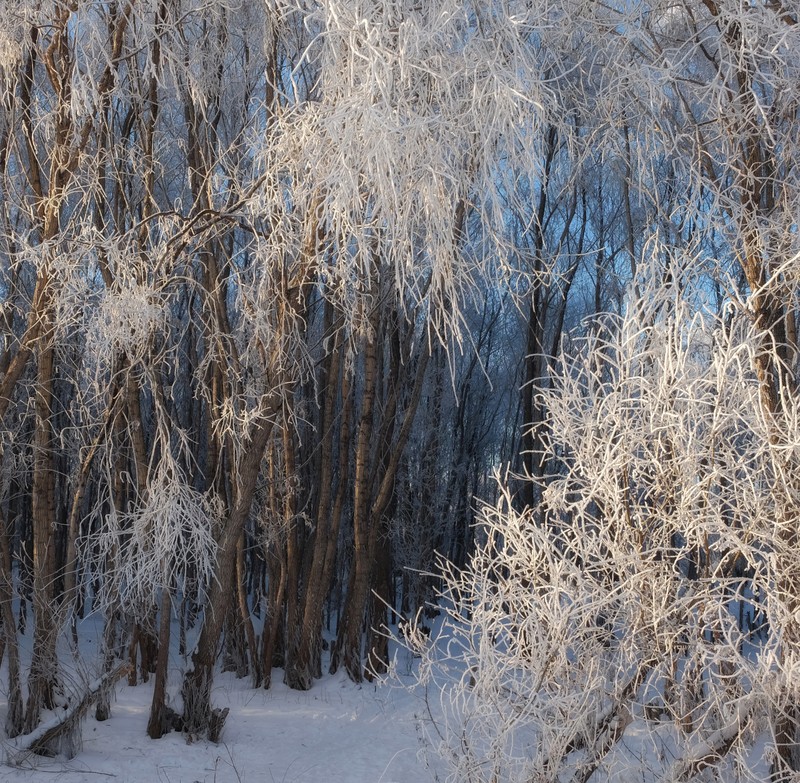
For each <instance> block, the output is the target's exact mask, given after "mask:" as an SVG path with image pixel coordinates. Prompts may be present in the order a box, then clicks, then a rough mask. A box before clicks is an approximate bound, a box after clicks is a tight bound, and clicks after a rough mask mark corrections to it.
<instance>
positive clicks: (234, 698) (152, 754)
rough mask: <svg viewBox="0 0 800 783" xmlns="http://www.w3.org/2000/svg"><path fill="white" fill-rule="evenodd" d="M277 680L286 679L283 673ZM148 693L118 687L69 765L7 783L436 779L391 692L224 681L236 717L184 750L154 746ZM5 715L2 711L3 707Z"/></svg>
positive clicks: (410, 702) (29, 770)
mask: <svg viewBox="0 0 800 783" xmlns="http://www.w3.org/2000/svg"><path fill="white" fill-rule="evenodd" d="M275 674H276V675H277V677H278V678H280V671H276V672H275ZM151 695H152V687H151V685H138V686H136V687H135V688H131V687H128V686H127V685H126V684H124V683H122V684H120V685H119V687H118V689H117V702H116V704H115V705H114V707H113V712H112V717H111V718H110V719H109V720H107V721H104V722H103V723H98V722H97V721H96V720H95V719H94V717H93V716H90V717H88V718H87V720H86V722H85V723H84V731H83V736H84V744H83V750H82V751H81V752H80V753H79V754H78V755H77V756H76V757H75V758H74V759H72V760H71V761H63V760H50V759H44V758H40V757H38V756H31V757H30V758H29V759H28V760H27V761H26V762H25V764H24V765H23V766H22V768H19V769H13V768H10V767H6V766H3V767H0V780H2V781H4V783H5V781H8V783H12V781H13V783H23V782H24V783H40V781H45V780H53V781H58V783H83V782H84V781H87V782H88V781H101V780H104V779H116V780H118V781H124V782H125V783H195V781H199V783H238V782H241V783H273V781H274V782H275V783H293V782H296V783H300V782H301V781H303V783H311V782H312V781H326V782H327V783H411V782H412V781H414V782H416V781H420V782H422V781H425V780H429V779H430V775H428V774H427V772H426V770H425V767H424V765H423V764H422V762H421V761H419V760H418V758H417V752H418V748H419V744H418V740H417V735H416V728H415V719H414V708H415V707H416V706H418V705H416V704H415V702H414V699H413V697H411V696H409V695H408V694H406V693H403V692H402V691H400V690H398V689H393V688H389V687H386V686H379V687H377V688H376V687H375V686H373V685H363V686H361V687H359V686H356V685H353V683H351V682H350V681H349V680H348V679H347V678H346V677H345V676H344V675H336V676H334V677H326V678H324V679H322V680H321V681H319V682H318V683H317V684H316V685H315V687H314V688H313V689H312V690H310V691H307V692H303V693H300V692H297V691H291V690H289V689H288V688H287V687H286V686H285V685H283V684H282V683H281V682H277V683H275V684H274V685H273V686H272V688H271V689H270V690H268V691H265V690H263V689H259V690H253V689H252V688H250V687H249V686H248V683H247V681H246V680H236V679H235V678H234V677H233V676H232V675H230V674H221V675H219V676H218V678H217V681H216V690H215V694H214V704H215V705H216V706H219V707H230V710H231V711H230V715H229V716H228V720H227V722H226V724H225V730H224V733H223V737H222V742H221V743H220V744H219V745H213V744H211V743H209V742H206V741H201V742H195V743H193V744H187V743H186V740H185V739H184V737H183V736H182V735H180V734H176V733H172V734H168V735H167V736H165V737H163V738H162V739H160V740H151V739H148V737H147V735H146V733H145V728H146V725H147V716H148V711H149V707H150V698H151ZM0 709H2V708H1V707H0Z"/></svg>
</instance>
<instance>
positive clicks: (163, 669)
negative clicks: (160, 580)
mask: <svg viewBox="0 0 800 783" xmlns="http://www.w3.org/2000/svg"><path fill="white" fill-rule="evenodd" d="M160 611H161V616H160V618H159V629H158V657H157V660H156V681H155V685H154V687H153V701H152V703H151V705H150V720H149V721H148V722H147V734H148V736H149V737H150V739H161V737H162V736H164V734H166V733H167V732H169V730H170V725H169V718H168V716H167V704H166V696H167V673H168V672H167V670H168V668H169V635H170V634H169V632H170V621H171V620H172V600H171V598H170V591H169V588H168V586H167V585H164V586H163V587H162V588H161V610H160Z"/></svg>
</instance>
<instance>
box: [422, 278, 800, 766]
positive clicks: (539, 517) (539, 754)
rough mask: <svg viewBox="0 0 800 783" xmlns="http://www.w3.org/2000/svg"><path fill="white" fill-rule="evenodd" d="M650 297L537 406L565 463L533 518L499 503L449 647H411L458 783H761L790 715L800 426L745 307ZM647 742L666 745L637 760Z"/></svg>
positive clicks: (453, 604) (460, 595)
mask: <svg viewBox="0 0 800 783" xmlns="http://www.w3.org/2000/svg"><path fill="white" fill-rule="evenodd" d="M645 290H646V291H647V293H648V294H650V297H648V302H654V304H652V305H651V304H649V303H644V302H632V303H631V306H630V308H629V310H628V312H627V313H626V314H625V315H623V316H622V317H621V318H618V319H611V320H609V321H608V322H607V323H606V325H605V329H604V333H605V335H606V336H598V335H597V334H596V333H595V334H591V335H590V336H588V337H587V338H586V340H585V341H584V342H583V345H582V348H581V350H580V351H579V352H578V353H577V355H574V356H565V355H562V357H561V359H562V361H563V367H562V370H561V371H560V372H559V373H557V374H556V375H555V376H554V387H553V388H552V389H551V390H549V391H545V392H542V396H543V397H545V398H546V399H545V402H546V405H547V410H548V412H549V420H548V425H549V427H548V432H549V433H550V435H549V438H548V440H547V445H546V453H545V454H544V455H543V456H544V457H546V459H547V464H551V465H557V466H558V470H557V472H556V473H555V474H554V475H551V476H549V477H546V478H545V479H543V482H542V487H541V492H542V498H543V500H542V507H541V508H540V509H538V510H537V511H538V513H537V511H535V510H534V509H530V508H526V509H525V510H523V511H518V510H516V509H515V506H514V503H513V501H512V498H511V496H510V494H509V493H508V491H506V492H504V493H503V494H502V495H501V497H500V499H499V501H498V503H497V504H496V505H495V506H486V507H484V509H483V511H482V513H481V520H480V522H481V526H480V529H479V534H480V539H479V540H480V544H479V546H477V548H476V552H475V555H474V557H473V558H472V559H471V561H470V562H469V564H468V565H467V567H465V568H464V569H463V570H458V569H454V568H453V567H448V566H447V565H446V564H445V571H444V573H445V577H444V585H445V586H444V589H443V591H442V595H441V601H440V605H441V606H443V607H445V608H446V611H447V620H446V621H445V624H444V628H445V631H444V637H445V638H444V639H440V640H438V643H437V644H436V645H431V644H427V643H426V641H425V640H422V638H421V637H418V639H417V641H418V642H420V645H419V646H420V652H421V654H422V656H423V660H422V664H421V668H420V672H421V676H422V680H423V682H424V683H426V684H427V685H428V686H429V687H430V688H432V689H433V691H434V693H437V692H438V694H439V696H438V698H439V699H440V700H441V704H442V706H443V708H444V712H443V718H442V721H443V724H442V725H439V726H434V727H433V728H435V731H433V730H432V731H430V732H429V735H428V736H429V739H430V740H431V741H432V742H433V744H434V750H435V751H436V752H437V753H438V754H440V755H441V756H442V757H443V758H444V760H445V762H446V763H447V765H448V768H449V770H450V777H449V778H448V779H451V780H470V781H472V780H474V781H490V780H497V781H500V780H503V781H515V780H520V781H521V780H531V779H542V780H570V781H587V780H589V779H591V778H592V776H593V775H594V774H595V772H596V771H598V770H601V769H602V770H604V772H606V773H608V772H610V771H612V770H614V769H615V768H624V769H626V770H627V772H626V775H627V776H628V777H639V776H644V779H647V780H650V779H652V780H685V779H690V778H693V777H694V776H696V775H698V774H699V773H700V772H701V771H702V770H704V769H709V770H714V771H716V773H717V774H718V775H720V776H722V778H723V779H729V780H733V779H736V780H740V779H741V780H759V779H763V775H764V774H765V767H764V766H761V767H759V766H758V764H759V763H762V764H763V762H761V759H759V758H757V757H756V758H754V757H753V754H752V745H753V743H754V742H756V741H757V740H758V733H759V731H763V727H764V726H765V725H769V724H768V723H766V719H767V718H768V717H770V716H774V715H780V714H781V713H782V712H783V711H784V710H789V709H791V704H792V696H791V694H792V692H793V690H792V689H793V686H792V678H793V677H794V674H793V669H792V666H791V665H786V663H785V661H786V658H787V655H788V654H789V653H788V649H787V639H791V636H787V634H790V633H791V628H792V623H793V622H794V619H793V615H792V606H793V600H794V599H793V596H792V595H791V594H789V593H787V592H786V591H785V590H784V589H782V585H783V584H784V582H785V578H786V577H785V568H786V564H787V562H791V564H792V569H794V568H796V567H797V557H798V555H797V550H796V547H793V546H790V545H787V544H786V542H785V540H784V536H783V532H782V530H781V528H780V526H779V525H776V524H775V522H774V520H781V519H785V518H786V517H787V515H789V514H794V513H796V512H795V511H794V508H795V503H796V501H795V499H794V498H795V495H794V490H793V481H794V477H793V473H792V471H791V470H787V467H788V461H789V460H790V458H789V457H788V456H787V452H786V450H785V449H784V447H783V446H784V445H785V444H787V443H796V442H797V438H798V436H799V435H800V433H798V431H797V429H796V427H795V426H794V425H790V426H789V427H787V429H786V430H785V432H784V434H783V437H784V440H783V441H782V444H781V445H778V444H776V443H775V441H774V439H773V438H772V437H771V434H770V433H771V430H772V423H771V418H770V416H769V414H768V413H767V412H766V411H764V409H763V407H762V405H761V387H760V381H759V378H758V356H759V351H760V350H761V347H760V346H761V343H760V333H759V330H758V329H757V328H756V327H754V326H753V325H752V324H751V323H750V322H749V319H748V318H747V315H746V312H745V310H744V309H740V310H738V312H737V313H736V315H735V316H734V318H733V320H732V322H726V321H725V320H723V319H720V318H717V317H714V316H712V315H708V314H697V315H693V314H692V309H691V307H689V306H688V305H687V303H686V302H685V300H682V298H681V297H680V296H679V295H676V291H675V288H674V287H672V288H670V289H668V290H667V291H666V292H664V291H662V292H660V293H658V294H656V293H655V292H654V291H653V289H649V290H648V289H645ZM786 404H787V406H788V410H791V411H794V412H795V413H792V414H791V415H790V417H789V418H790V420H791V421H793V422H796V421H797V419H796V418H795V415H796V406H797V402H796V401H795V400H793V399H791V398H788V399H787V400H786ZM765 629H767V630H765ZM413 638H414V637H413V634H412V639H413ZM445 640H446V646H445ZM445 649H446V651H447V653H446V654H443V650H445ZM429 698H431V699H433V698H435V697H434V696H433V695H432V694H431V695H429ZM431 714H435V712H434V713H431ZM777 726H779V724H776V723H773V724H772V733H771V737H770V739H771V743H772V744H771V748H772V751H773V754H774V755H773V757H774V758H777V757H778V754H779V753H781V752H782V751H781V745H780V743H781V742H782V741H783V740H782V736H781V735H780V733H779V732H780V729H779V728H776V727H777ZM643 732H646V733H647V734H649V735H650V739H649V740H647V741H646V742H644V743H642V748H644V746H645V745H650V744H652V746H653V747H663V748H664V749H665V751H664V753H662V754H659V755H656V754H650V753H646V752H645V751H644V749H643V750H642V754H643V755H637V752H636V750H635V748H636V747H639V743H640V742H641V739H640V738H641V736H642V733H643ZM634 737H637V738H639V739H633V738H634ZM615 765H619V766H618V767H615Z"/></svg>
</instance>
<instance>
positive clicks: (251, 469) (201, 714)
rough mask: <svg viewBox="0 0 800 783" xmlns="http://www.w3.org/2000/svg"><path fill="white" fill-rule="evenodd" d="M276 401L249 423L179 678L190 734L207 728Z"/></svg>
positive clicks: (184, 715)
mask: <svg viewBox="0 0 800 783" xmlns="http://www.w3.org/2000/svg"><path fill="white" fill-rule="evenodd" d="M278 405H279V404H275V400H272V401H271V402H270V401H266V400H265V401H264V403H263V405H262V415H261V416H260V417H259V419H258V421H257V423H256V424H255V426H254V429H253V432H252V437H251V438H250V439H249V444H248V447H247V451H246V453H245V454H244V456H243V458H242V461H241V464H240V466H239V490H238V492H237V493H236V503H235V505H234V507H233V509H231V511H230V514H229V515H228V518H227V520H226V521H225V525H224V528H223V530H222V535H221V537H220V541H219V549H218V553H217V566H216V569H215V573H214V578H213V579H212V580H211V589H210V590H209V595H208V600H207V602H206V606H205V612H204V615H203V626H202V629H201V631H200V638H199V639H198V642H197V648H196V649H195V651H194V653H193V654H192V666H191V668H190V669H189V671H187V672H186V675H185V677H184V680H183V689H182V692H183V723H184V730H185V731H186V732H188V733H189V734H190V735H199V734H201V733H203V732H206V731H208V729H209V727H210V725H211V724H210V721H211V718H212V714H211V686H212V683H213V679H214V663H215V661H216V659H217V647H218V644H219V640H220V635H221V633H222V626H223V623H224V621H225V616H226V615H227V613H228V610H229V609H230V606H231V603H232V601H233V597H234V596H235V594H236V591H235V584H234V580H235V575H236V548H237V543H238V541H239V538H240V537H241V535H242V532H243V530H244V526H245V523H246V522H247V518H248V516H249V514H250V506H251V503H252V500H253V495H254V493H255V489H256V481H257V479H258V474H259V470H260V466H261V459H262V457H263V455H264V451H265V449H266V447H267V442H268V440H269V436H270V433H271V432H272V422H273V416H274V413H275V412H276V409H278Z"/></svg>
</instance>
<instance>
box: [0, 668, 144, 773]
mask: <svg viewBox="0 0 800 783" xmlns="http://www.w3.org/2000/svg"><path fill="white" fill-rule="evenodd" d="M128 668H129V664H127V663H123V664H121V665H120V666H117V667H116V668H115V669H112V670H111V671H110V672H107V673H106V674H104V675H103V676H102V677H98V678H97V679H96V680H94V682H91V683H89V686H88V687H87V688H86V690H85V691H83V693H81V694H75V696H73V698H72V700H71V702H70V703H69V704H68V705H67V706H66V707H64V708H62V709H59V710H58V714H56V715H54V716H53V717H52V718H50V719H49V720H47V721H45V722H44V723H41V724H39V725H38V726H37V727H36V728H35V729H34V730H33V731H32V732H30V733H29V734H24V735H22V736H19V737H16V738H15V739H13V740H10V741H9V742H7V743H6V744H5V763H6V764H8V765H9V766H12V767H15V766H19V765H20V764H21V763H22V762H24V761H25V760H26V759H27V758H28V756H30V754H31V753H35V754H37V755H40V756H55V755H60V754H63V755H65V756H66V757H67V758H73V757H74V756H75V755H76V754H77V753H78V751H79V750H80V745H81V736H80V723H81V720H82V719H83V718H84V717H85V716H86V712H87V711H88V709H89V707H90V706H91V704H92V702H94V701H95V699H97V697H98V696H99V695H100V693H101V691H102V690H103V689H104V688H109V687H112V686H113V685H114V684H115V683H116V682H117V680H119V679H120V678H122V677H124V676H125V675H126V674H127V673H128Z"/></svg>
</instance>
